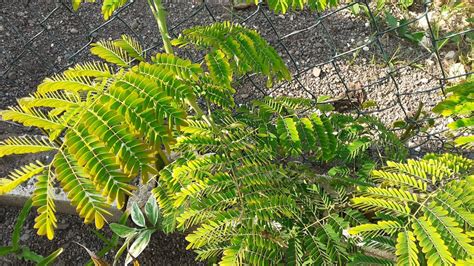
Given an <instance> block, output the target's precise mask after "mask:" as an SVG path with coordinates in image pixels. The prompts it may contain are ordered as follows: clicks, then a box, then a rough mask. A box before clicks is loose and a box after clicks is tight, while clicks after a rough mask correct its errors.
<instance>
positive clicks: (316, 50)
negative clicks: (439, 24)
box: [0, 0, 456, 265]
mask: <svg viewBox="0 0 474 266" xmlns="http://www.w3.org/2000/svg"><path fill="white" fill-rule="evenodd" d="M56 2H58V1H54V0H43V1H31V3H30V5H29V6H27V7H23V6H22V5H21V4H19V3H17V2H14V1H10V2H8V1H0V109H4V108H6V107H8V106H10V105H12V104H14V103H15V99H16V98H19V97H24V96H26V95H28V94H30V93H32V92H34V90H35V88H36V86H37V85H38V84H39V83H40V82H41V80H42V79H44V78H45V77H47V76H48V75H51V74H52V73H54V72H57V71H59V70H60V69H63V68H65V67H67V66H68V65H70V64H72V63H74V62H80V61H85V60H92V59H94V58H93V57H92V56H90V55H89V53H88V52H87V45H88V43H89V41H91V40H92V39H93V40H98V39H101V38H111V39H115V38H118V37H119V36H120V35H121V34H124V33H125V34H130V35H132V36H136V37H138V38H139V39H140V40H141V42H142V43H143V45H144V47H152V48H151V49H150V52H149V54H153V53H155V52H157V51H158V50H159V49H157V48H153V47H160V38H159V35H158V32H157V30H156V26H155V21H154V19H153V17H152V15H151V12H150V11H149V8H148V7H147V6H146V1H136V2H135V3H134V4H132V5H131V6H130V7H128V8H126V9H125V10H124V11H123V12H122V13H121V14H120V19H116V20H113V21H111V22H110V23H108V24H106V25H103V26H102V23H103V21H102V19H101V15H100V7H99V6H98V5H94V4H85V5H84V6H83V7H82V8H81V9H80V10H79V11H78V12H77V13H71V12H70V11H68V10H67V9H66V8H65V7H64V6H62V5H56V4H55V3H56ZM66 2H67V1H66ZM167 8H168V13H169V20H170V22H169V23H170V28H171V29H172V34H173V35H175V34H178V33H179V32H180V31H181V30H182V29H183V28H186V27H190V26H193V25H202V24H208V23H211V22H212V17H211V16H210V15H209V13H208V11H207V10H205V9H203V10H201V12H199V13H198V14H197V15H196V16H194V17H192V18H190V19H188V20H187V21H186V22H185V23H182V24H180V25H179V26H178V27H175V26H176V25H177V24H178V23H179V22H180V21H181V20H182V19H183V18H184V17H187V16H190V15H191V14H192V13H193V12H195V11H197V10H198V9H197V6H194V5H192V4H189V3H188V4H185V3H181V4H168V6H167ZM210 10H211V11H212V13H213V15H214V16H215V18H216V19H217V20H219V21H222V20H229V19H239V18H245V17H247V16H249V15H250V14H252V12H254V11H255V10H254V9H249V10H243V11H238V12H233V13H231V12H230V10H229V9H228V8H226V7H225V6H222V5H221V6H211V7H210ZM51 12H53V13H52V14H51V15H50V17H49V18H47V19H46V16H47V15H48V14H50V13H51ZM420 12H421V11H420ZM264 13H265V15H267V17H268V19H269V20H270V22H271V24H270V23H269V22H268V20H267V19H266V17H265V16H264V15H263V13H260V14H258V15H257V16H254V17H252V18H251V19H249V20H248V21H246V25H248V26H250V27H254V28H256V29H257V30H259V31H260V32H261V34H262V35H263V36H264V37H265V38H266V39H267V40H268V41H269V42H270V43H271V44H272V45H274V47H276V49H277V51H278V52H279V53H280V54H281V55H282V57H283V58H284V60H285V61H286V62H287V63H288V66H289V67H290V69H291V70H292V72H293V73H295V74H297V75H296V76H295V77H297V79H295V80H294V81H292V82H290V83H285V84H283V85H280V86H278V87H276V88H272V89H267V92H269V93H270V95H273V96H278V95H288V96H298V97H309V96H311V95H314V96H320V95H331V96H334V97H344V96H346V93H348V94H347V95H349V97H352V98H354V99H359V100H360V101H364V100H367V99H370V100H374V101H375V102H376V103H377V106H375V107H372V109H369V110H368V111H372V112H374V113H375V114H376V115H377V116H378V117H380V118H381V119H382V120H383V121H384V122H386V123H391V122H393V121H396V120H399V119H403V118H404V116H405V114H408V115H409V114H411V113H413V112H414V111H415V110H416V108H417V106H418V104H419V102H423V103H424V104H425V106H427V107H432V106H434V104H435V103H436V102H438V101H439V99H441V94H440V90H431V89H432V88H436V87H437V86H438V85H439V81H438V78H439V77H440V70H439V67H438V66H437V65H436V63H435V60H434V58H433V57H432V56H431V55H430V54H429V53H428V52H427V50H426V49H425V48H422V47H420V46H416V45H413V44H411V43H408V42H406V41H404V40H402V39H400V38H398V37H396V36H394V35H393V34H384V35H382V36H380V44H381V45H382V46H383V51H382V50H381V49H380V47H379V46H378V45H377V43H376V42H371V40H372V39H371V38H372V37H373V36H374V35H373V30H372V29H371V27H370V25H369V24H368V22H367V19H364V18H362V17H355V16H353V15H351V14H350V12H349V11H348V10H343V11H341V12H338V13H336V14H332V15H331V16H329V17H328V18H327V19H325V20H324V21H323V23H321V24H319V25H317V26H314V27H312V28H311V29H309V30H305V29H306V28H307V27H309V26H310V25H313V24H314V23H315V22H316V17H315V14H314V13H309V12H301V13H298V14H293V13H290V14H287V15H284V16H283V15H279V16H278V15H273V14H271V13H270V12H268V11H264ZM414 15H415V16H416V14H414ZM99 27H100V28H99ZM298 30H301V32H299V33H295V31H298ZM382 30H383V29H382ZM37 34H39V35H38V37H37V38H35V39H34V40H33V41H31V42H30V43H28V40H29V39H30V38H33V37H34V36H36V35H37ZM277 34H278V35H277ZM278 36H280V37H282V38H283V39H282V41H281V42H279V41H278ZM283 36H286V37H283ZM367 43H369V44H368V45H367V46H366V47H364V49H360V50H358V51H356V52H354V51H352V49H353V48H355V47H358V46H362V45H365V44H367ZM82 48H84V50H82V52H79V53H77V55H75V54H76V52H77V51H78V50H80V49H82ZM287 51H288V52H289V53H290V54H291V55H292V59H293V60H292V59H291V58H290V57H289V56H288V54H287V53H286V52H287ZM23 52H24V53H23ZM177 52H178V53H179V54H184V51H183V50H179V49H178V50H177ZM341 54H343V55H341ZM73 55H75V56H73ZM191 55H192V58H193V59H197V58H199V53H192V54H191ZM335 55H339V56H337V58H335V59H334V60H332V61H331V58H332V57H333V56H335ZM441 55H442V57H443V58H444V59H445V60H444V62H443V64H446V66H447V65H449V64H452V63H454V62H455V60H456V59H455V57H454V58H453V57H452V53H450V51H449V48H448V49H447V50H446V51H443V52H442V54H441ZM71 56H73V57H71ZM384 56H385V58H392V62H393V63H395V68H398V67H401V69H400V70H399V71H395V72H393V71H392V72H393V74H392V76H391V77H388V76H387V74H388V73H390V72H391V69H390V68H389V67H387V64H386V62H385V61H384V60H383V58H384ZM412 61H416V62H415V63H416V64H411V62H412ZM12 62H14V63H13V64H12ZM402 66H404V67H402ZM392 70H393V69H392ZM252 81H253V83H255V84H258V85H260V86H261V87H262V88H263V87H264V85H263V84H264V83H263V81H261V80H260V79H258V78H253V80H252ZM237 90H238V95H237V100H238V101H239V102H247V101H249V100H251V99H253V98H257V97H261V93H260V92H259V91H258V90H257V89H256V88H255V87H254V86H253V85H252V82H250V81H249V80H248V79H246V80H243V81H242V82H241V83H240V85H239V86H238V87H237ZM397 95H398V96H397ZM399 103H402V104H401V105H400V104H399ZM377 110H380V111H377ZM443 128H444V124H440V125H438V126H437V127H436V128H434V129H432V130H433V132H435V131H439V130H442V129H443ZM31 133H37V132H36V131H35V130H33V129H30V128H23V127H18V126H16V125H14V124H11V123H7V122H2V121H0V139H4V138H7V137H9V136H15V135H23V134H31ZM435 145H439V143H435ZM46 156H47V155H44V154H43V155H28V156H21V157H17V156H11V157H8V158H2V159H1V160H0V176H5V175H6V174H7V173H8V172H9V171H10V170H12V169H13V168H15V167H17V166H18V165H22V164H24V163H26V162H29V161H31V160H34V159H40V160H43V161H44V160H48V158H46ZM18 211H19V210H18V209H16V208H10V207H0V230H1V231H2V232H3V233H2V234H1V235H0V245H5V244H7V243H8V241H9V237H10V234H11V231H12V226H13V223H14V219H15V217H16V213H18ZM59 220H60V221H61V223H64V224H66V226H65V228H64V229H62V230H60V231H59V233H58V237H57V239H56V240H54V241H52V242H49V241H47V240H45V239H44V238H40V237H38V236H36V234H35V233H34V231H33V229H32V223H33V217H32V215H30V218H29V220H28V225H27V229H26V231H25V236H24V240H25V241H28V243H30V244H31V245H33V246H31V248H32V249H33V250H35V251H37V252H39V253H41V254H46V253H48V252H51V251H53V250H55V249H56V248H58V247H60V246H62V247H64V248H65V253H64V254H63V255H62V256H61V259H60V261H61V263H62V264H64V265H77V264H82V263H83V262H85V261H86V260H87V256H86V253H85V251H83V250H82V249H80V248H78V247H77V246H76V245H75V244H74V243H73V242H72V241H77V242H80V243H82V244H84V245H85V246H87V247H89V248H90V249H91V250H93V251H96V250H98V249H99V247H100V245H101V242H100V241H99V240H98V239H96V238H95V237H94V236H93V235H92V234H90V233H89V231H90V228H89V227H88V226H85V225H82V222H81V221H80V220H79V218H78V217H77V216H70V215H60V218H59ZM142 259H143V261H142V264H144V265H151V264H155V265H156V264H159V265H192V264H195V263H194V257H193V254H192V253H189V252H186V251H185V241H184V240H183V238H182V236H180V235H171V236H164V235H157V236H156V237H155V238H154V239H153V241H152V245H151V247H150V248H149V249H148V251H147V253H146V254H144V255H143V256H142ZM19 263H20V262H18V261H16V260H14V259H12V258H6V259H4V258H1V260H0V264H6V265H14V264H19Z"/></svg>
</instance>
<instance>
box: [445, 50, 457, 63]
mask: <svg viewBox="0 0 474 266" xmlns="http://www.w3.org/2000/svg"><path fill="white" fill-rule="evenodd" d="M444 59H446V60H449V61H451V60H452V61H456V52H455V51H449V52H447V53H446V55H445V56H444Z"/></svg>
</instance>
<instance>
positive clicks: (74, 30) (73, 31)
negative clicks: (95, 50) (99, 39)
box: [69, 28, 79, 34]
mask: <svg viewBox="0 0 474 266" xmlns="http://www.w3.org/2000/svg"><path fill="white" fill-rule="evenodd" d="M69 32H70V33H72V34H76V33H78V32H79V31H78V30H77V29H76V28H72V29H70V30H69Z"/></svg>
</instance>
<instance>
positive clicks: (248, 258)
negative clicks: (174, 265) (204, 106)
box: [153, 97, 376, 265]
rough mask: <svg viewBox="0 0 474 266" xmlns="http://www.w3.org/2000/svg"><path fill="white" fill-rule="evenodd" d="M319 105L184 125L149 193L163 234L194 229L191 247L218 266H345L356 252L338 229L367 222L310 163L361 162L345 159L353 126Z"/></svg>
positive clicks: (279, 104) (294, 104) (274, 102)
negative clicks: (178, 154)
mask: <svg viewBox="0 0 474 266" xmlns="http://www.w3.org/2000/svg"><path fill="white" fill-rule="evenodd" d="M321 105H322V104H321V103H317V102H313V101H311V100H307V99H295V98H286V97H281V98H264V99H262V100H260V101H255V102H254V103H253V104H251V105H250V106H241V107H240V108H238V109H237V111H235V112H229V111H225V110H223V111H219V110H216V111H214V112H213V114H212V119H213V121H214V122H215V124H216V126H215V127H212V126H210V125H209V124H207V123H205V122H204V121H201V120H196V119H192V118H190V120H188V125H187V126H185V127H183V128H182V131H183V133H184V134H182V135H181V136H180V137H178V139H177V143H176V145H175V146H174V148H175V149H176V150H177V151H181V153H182V154H183V156H182V157H180V158H178V159H177V160H176V161H175V162H173V163H171V164H170V165H168V166H167V167H165V168H164V169H163V170H162V171H160V179H159V184H158V187H157V188H155V189H154V190H153V193H154V195H155V196H156V198H157V200H158V202H159V205H160V208H161V210H162V213H163V215H164V225H163V227H164V229H165V231H172V230H175V229H179V230H186V231H187V230H193V231H192V232H191V233H190V234H188V236H187V237H186V239H187V240H188V241H189V245H188V248H190V249H194V250H195V251H196V252H197V254H198V259H201V260H206V259H211V258H212V259H216V258H217V259H220V263H221V264H223V265H235V264H251V265H266V264H274V263H278V262H280V263H282V262H287V263H288V264H297V265H301V264H302V263H306V264H312V265H322V264H328V265H329V264H334V263H336V264H341V265H344V264H347V263H349V262H350V261H351V252H352V251H353V250H357V249H358V247H356V246H353V245H352V244H351V243H349V242H348V239H346V237H345V236H344V235H343V229H345V228H347V227H349V226H351V225H357V224H360V223H364V222H367V219H366V218H365V217H364V216H363V215H362V214H361V213H360V212H358V211H356V210H353V209H349V208H345V207H346V206H348V203H349V202H348V198H349V197H348V195H347V194H348V193H347V191H346V190H345V188H344V187H342V186H340V184H341V183H340V182H335V184H331V183H333V182H329V180H332V178H330V177H327V176H324V177H321V176H318V175H316V174H315V171H314V169H312V163H316V162H322V164H329V163H330V162H332V163H333V162H338V161H339V162H350V163H351V164H355V162H357V160H358V159H360V158H362V157H360V156H361V155H355V156H354V157H353V158H349V157H347V154H348V151H349V149H348V147H349V146H350V143H351V142H346V141H347V140H348V139H350V138H349V137H348V136H347V133H346V131H345V130H346V129H348V128H351V127H352V126H353V123H355V122H354V118H352V117H350V116H347V117H342V116H331V115H329V114H326V113H324V112H321V111H318V109H319V107H320V106H321ZM305 110H306V111H305ZM307 110H311V111H309V112H308V111H307ZM361 127H363V126H361ZM342 128H344V130H342ZM368 131H369V130H367V131H365V132H368ZM360 132H364V131H363V130H362V129H360ZM355 135H356V134H354V135H353V136H352V139H355V138H356V137H355ZM375 143H376V142H375V141H374V142H373V143H372V144H373V145H375ZM368 146H372V145H368ZM365 151H368V147H366V149H365ZM363 153H364V152H361V154H363ZM326 167H327V165H326ZM338 184H339V185H338ZM364 258H366V259H370V258H372V257H370V256H367V257H364ZM372 259H374V260H376V258H372Z"/></svg>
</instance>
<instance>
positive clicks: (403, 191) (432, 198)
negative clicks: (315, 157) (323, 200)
mask: <svg viewBox="0 0 474 266" xmlns="http://www.w3.org/2000/svg"><path fill="white" fill-rule="evenodd" d="M473 166H474V164H473V161H472V160H470V159H466V158H463V157H460V156H456V155H452V154H444V155H433V154H429V155H426V156H425V157H424V158H423V159H422V160H408V162H407V163H395V162H388V163H387V167H386V168H385V169H383V170H374V171H373V172H372V179H373V182H374V183H375V184H376V185H377V186H374V187H372V186H359V187H358V191H359V195H358V196H357V197H355V198H354V199H353V200H352V201H353V204H354V205H355V206H356V207H359V208H360V209H362V210H364V211H367V212H375V213H376V216H377V217H378V218H379V221H378V222H376V223H375V222H374V223H367V224H362V225H359V226H356V227H353V228H351V229H350V230H349V232H350V233H352V234H358V235H360V236H361V238H362V240H363V241H364V242H367V243H368V242H371V240H372V239H373V238H378V237H389V238H391V239H393V240H394V241H396V245H395V247H394V248H393V247H392V248H391V249H389V250H394V251H395V254H396V255H397V264H398V265H453V264H455V263H457V262H461V261H467V262H469V261H470V263H473V255H474V245H473V239H472V229H473V225H474V224H473V221H474V215H473V198H474V190H473V188H472V186H473V184H474V183H473V182H474V179H473ZM468 264H469V263H468Z"/></svg>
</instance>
